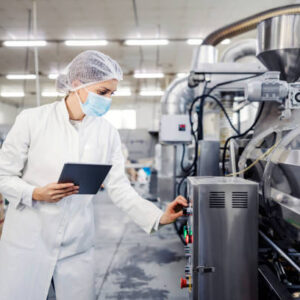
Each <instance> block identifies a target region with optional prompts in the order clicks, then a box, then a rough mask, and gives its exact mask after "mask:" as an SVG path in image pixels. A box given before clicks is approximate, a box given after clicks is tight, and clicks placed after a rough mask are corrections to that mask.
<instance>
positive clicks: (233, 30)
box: [202, 4, 300, 46]
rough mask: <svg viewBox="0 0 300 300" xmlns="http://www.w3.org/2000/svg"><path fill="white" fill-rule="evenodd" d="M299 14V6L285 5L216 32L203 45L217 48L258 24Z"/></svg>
mask: <svg viewBox="0 0 300 300" xmlns="http://www.w3.org/2000/svg"><path fill="white" fill-rule="evenodd" d="M299 13H300V5H299V4H293V5H285V6H281V7H276V8H273V9H269V10H266V11H263V12H261V13H258V14H255V15H252V16H250V17H247V18H245V19H242V20H239V21H237V22H234V23H231V24H229V25H227V26H224V27H222V28H219V29H217V30H215V31H214V32H212V33H211V34H209V35H208V36H207V37H206V38H205V39H204V41H203V43H202V45H213V46H216V45H218V44H219V43H220V42H221V41H223V40H225V39H228V38H232V37H235V36H237V35H240V34H242V33H245V32H248V31H250V30H252V29H255V27H256V26H257V25H258V23H260V22H261V21H264V20H266V19H269V18H272V17H275V16H280V15H285V14H299Z"/></svg>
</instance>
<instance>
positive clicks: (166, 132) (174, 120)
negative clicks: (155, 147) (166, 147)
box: [159, 115, 192, 144]
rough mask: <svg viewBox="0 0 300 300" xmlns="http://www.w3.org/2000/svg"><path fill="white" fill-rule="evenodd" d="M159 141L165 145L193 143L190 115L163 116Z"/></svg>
mask: <svg viewBox="0 0 300 300" xmlns="http://www.w3.org/2000/svg"><path fill="white" fill-rule="evenodd" d="M159 141H160V142H161V143H165V144H176V143H178V144H179V143H180V144H182V143H186V144H188V143H191V142H192V134H191V124H190V120H189V116H188V115H162V118H161V122H160V132H159Z"/></svg>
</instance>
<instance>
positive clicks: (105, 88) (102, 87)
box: [98, 86, 116, 93]
mask: <svg viewBox="0 0 300 300" xmlns="http://www.w3.org/2000/svg"><path fill="white" fill-rule="evenodd" d="M98 89H104V90H105V91H107V92H108V91H109V92H112V93H114V92H115V91H116V90H111V89H109V88H107V87H104V86H101V87H99V88H98Z"/></svg>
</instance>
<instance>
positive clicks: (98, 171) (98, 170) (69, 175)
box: [58, 163, 112, 194]
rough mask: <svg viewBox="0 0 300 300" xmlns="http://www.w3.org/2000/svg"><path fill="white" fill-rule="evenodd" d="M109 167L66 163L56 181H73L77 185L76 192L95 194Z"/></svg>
mask: <svg viewBox="0 0 300 300" xmlns="http://www.w3.org/2000/svg"><path fill="white" fill-rule="evenodd" d="M111 167H112V166H111V165H96V164H85V163H66V164H65V165H64V167H63V169H62V172H61V174H60V177H59V180H58V183H68V182H73V183H74V184H75V185H79V192H78V194H97V192H98V190H99V189H100V186H101V184H102V183H103V181H104V179H105V178H106V176H107V174H108V172H109V170H110V169H111Z"/></svg>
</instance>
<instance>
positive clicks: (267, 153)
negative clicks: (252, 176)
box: [225, 143, 278, 177]
mask: <svg viewBox="0 0 300 300" xmlns="http://www.w3.org/2000/svg"><path fill="white" fill-rule="evenodd" d="M277 145H278V143H276V144H274V145H273V146H272V147H271V148H269V149H268V150H267V151H266V152H265V153H263V155H261V156H259V157H258V158H257V159H256V160H255V161H254V162H253V163H252V164H250V165H249V166H248V167H246V168H245V169H243V170H241V171H238V172H235V173H231V174H227V175H225V176H226V177H227V176H236V175H240V174H242V173H245V172H246V171H248V170H250V169H251V168H252V167H254V166H255V165H256V164H257V163H258V162H259V161H260V160H261V159H263V158H264V157H267V156H268V155H269V154H270V153H271V152H272V151H273V150H274V148H275V147H276V146H277Z"/></svg>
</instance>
